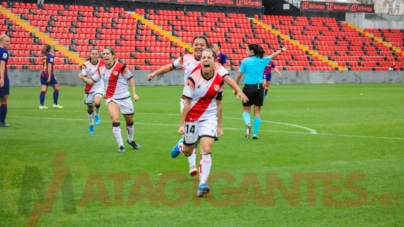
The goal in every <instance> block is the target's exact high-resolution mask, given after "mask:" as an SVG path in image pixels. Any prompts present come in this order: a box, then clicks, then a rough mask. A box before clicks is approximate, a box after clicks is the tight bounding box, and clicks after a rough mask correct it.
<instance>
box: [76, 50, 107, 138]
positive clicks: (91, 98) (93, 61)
mask: <svg viewBox="0 0 404 227" xmlns="http://www.w3.org/2000/svg"><path fill="white" fill-rule="evenodd" d="M98 56H99V55H98V49H97V48H92V49H91V50H90V57H89V58H88V59H87V61H86V62H84V65H83V67H82V71H81V72H80V73H81V74H82V75H83V76H87V77H92V76H93V75H94V74H95V72H96V71H97V69H98V68H99V67H101V66H103V65H105V63H104V60H102V59H99V57H98ZM84 93H85V94H84V104H86V105H87V114H88V121H89V122H90V125H89V127H88V132H89V133H90V134H93V133H94V120H95V124H96V125H99V124H100V115H99V114H100V107H101V103H100V102H101V99H102V96H103V94H104V81H103V80H99V81H97V82H96V83H95V84H94V85H86V86H85V88H84ZM94 107H95V113H94Z"/></svg>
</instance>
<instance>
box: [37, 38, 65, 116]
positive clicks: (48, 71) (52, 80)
mask: <svg viewBox="0 0 404 227" xmlns="http://www.w3.org/2000/svg"><path fill="white" fill-rule="evenodd" d="M54 52H55V49H54V48H53V46H51V45H45V46H44V47H43V48H42V55H43V71H42V74H41V94H40V95H39V109H41V110H44V109H48V107H47V106H45V105H44V103H45V94H46V91H47V90H48V87H49V85H50V86H52V87H53V108H55V109H62V108H63V106H60V105H59V104H58V99H59V84H58V81H57V80H56V77H55V74H53V64H54V59H55V58H54V57H53V53H54Z"/></svg>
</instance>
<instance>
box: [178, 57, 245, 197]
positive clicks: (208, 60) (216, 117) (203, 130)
mask: <svg viewBox="0 0 404 227" xmlns="http://www.w3.org/2000/svg"><path fill="white" fill-rule="evenodd" d="M215 61H216V54H215V53H214V52H213V51H212V50H211V49H205V50H203V51H202V58H201V65H202V68H198V69H197V70H195V71H194V72H193V73H191V75H190V76H189V77H188V78H187V80H186V84H185V87H184V90H183V97H184V98H185V100H184V108H183V110H182V113H181V119H180V126H179V129H178V133H179V134H182V135H184V141H183V153H184V154H185V156H190V155H192V154H193V153H194V148H195V144H196V143H197V141H198V140H199V141H200V150H201V151H200V154H201V161H200V164H199V173H200V174H199V187H198V191H197V196H198V197H203V196H204V195H205V194H207V193H209V191H210V188H209V186H207V185H206V182H207V180H208V177H209V173H210V169H211V166H212V158H211V149H212V145H213V142H214V141H215V137H216V136H221V135H222V134H223V129H222V113H221V111H222V108H221V105H222V104H221V100H222V92H223V86H224V82H225V79H224V78H227V80H226V81H229V82H230V83H229V84H230V85H231V86H232V87H233V88H235V89H237V93H238V94H240V95H241V94H242V92H241V90H240V89H239V88H238V86H237V85H236V83H235V82H234V81H233V80H232V79H231V78H230V76H228V75H229V74H228V73H226V74H225V73H221V72H220V71H216V70H215V69H214V68H215V66H214V65H215ZM219 70H225V69H224V68H221V69H219ZM243 98H244V101H247V100H246V97H245V96H244V97H243Z"/></svg>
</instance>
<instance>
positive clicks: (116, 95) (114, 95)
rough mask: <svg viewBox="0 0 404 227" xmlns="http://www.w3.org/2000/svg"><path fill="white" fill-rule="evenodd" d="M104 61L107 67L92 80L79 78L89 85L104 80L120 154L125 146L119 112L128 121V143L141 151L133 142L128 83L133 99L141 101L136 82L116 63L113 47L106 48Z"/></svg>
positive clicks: (124, 66)
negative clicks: (137, 93)
mask: <svg viewBox="0 0 404 227" xmlns="http://www.w3.org/2000/svg"><path fill="white" fill-rule="evenodd" d="M102 55H103V59H104V62H105V65H103V66H101V67H100V68H99V69H98V70H97V71H96V73H95V74H94V75H93V76H92V77H91V78H90V77H85V76H84V75H82V74H79V75H78V76H79V78H80V79H81V80H83V81H84V82H85V83H86V84H87V85H94V84H95V83H96V82H97V81H99V80H101V79H103V80H104V84H105V88H106V91H105V99H106V103H107V108H108V112H109V116H110V117H111V120H112V133H113V134H114V136H115V139H116V142H117V143H118V152H120V153H121V152H125V147H124V145H123V140H122V134H121V127H120V121H119V112H121V113H122V114H123V116H124V118H125V121H126V132H127V136H128V137H127V138H128V139H127V143H128V144H129V145H131V146H132V147H133V148H134V149H136V150H140V149H141V147H140V145H139V144H137V143H136V142H135V141H134V140H133V136H134V134H135V127H134V122H133V114H134V112H135V111H134V108H133V103H132V99H131V97H130V96H131V95H130V92H129V90H128V83H129V85H130V87H131V90H132V95H133V99H134V100H135V101H137V100H139V96H137V95H136V90H135V80H134V79H133V76H132V73H131V72H130V71H129V69H128V67H126V65H124V64H122V63H120V62H119V61H115V59H114V57H115V50H114V49H113V48H111V47H105V48H104V50H103V53H102Z"/></svg>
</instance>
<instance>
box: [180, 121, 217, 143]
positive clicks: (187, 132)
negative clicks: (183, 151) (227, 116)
mask: <svg viewBox="0 0 404 227" xmlns="http://www.w3.org/2000/svg"><path fill="white" fill-rule="evenodd" d="M217 123H218V122H217V118H213V119H207V120H204V121H198V122H185V125H184V144H185V145H193V144H195V143H196V142H197V141H198V140H199V139H200V138H201V137H210V138H212V139H215V138H217Z"/></svg>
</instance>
